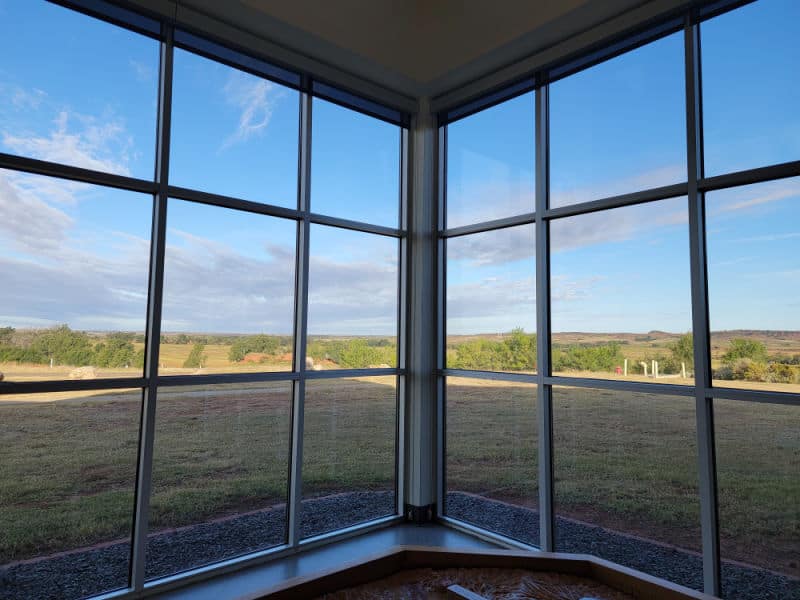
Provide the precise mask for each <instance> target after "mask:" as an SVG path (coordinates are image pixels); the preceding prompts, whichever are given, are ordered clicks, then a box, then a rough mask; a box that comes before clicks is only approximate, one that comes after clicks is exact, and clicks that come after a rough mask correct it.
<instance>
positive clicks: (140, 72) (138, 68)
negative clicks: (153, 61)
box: [128, 59, 156, 83]
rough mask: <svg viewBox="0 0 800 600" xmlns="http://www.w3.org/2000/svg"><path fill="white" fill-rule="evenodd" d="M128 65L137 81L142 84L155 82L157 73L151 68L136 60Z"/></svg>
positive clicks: (132, 60) (130, 61)
mask: <svg viewBox="0 0 800 600" xmlns="http://www.w3.org/2000/svg"><path fill="white" fill-rule="evenodd" d="M128 64H129V65H130V67H131V69H133V74H134V75H135V76H136V79H137V81H140V82H142V83H148V82H150V81H153V78H154V77H155V74H156V72H155V70H154V69H153V68H152V67H151V66H149V65H146V64H145V63H143V62H140V61H138V60H134V59H130V60H129V61H128Z"/></svg>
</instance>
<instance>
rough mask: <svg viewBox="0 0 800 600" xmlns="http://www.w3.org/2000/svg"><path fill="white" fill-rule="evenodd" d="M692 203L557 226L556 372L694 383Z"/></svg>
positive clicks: (631, 209) (553, 235) (620, 211)
mask: <svg viewBox="0 0 800 600" xmlns="http://www.w3.org/2000/svg"><path fill="white" fill-rule="evenodd" d="M687 221H688V216H687V211H686V199H685V198H675V199H671V200H662V201H659V202H652V203H647V204H640V205H636V206H627V207H624V208H615V209H612V210H607V211H600V212H595V213H588V214H583V215H579V216H575V217H566V218H563V219H556V220H553V221H551V222H550V251H551V254H550V262H551V267H550V286H551V291H550V294H551V305H552V308H551V320H552V331H553V334H552V368H553V372H554V373H557V374H568V375H572V376H575V375H580V376H583V377H595V378H604V379H605V378H614V379H627V380H629V381H656V380H658V381H659V382H661V383H681V384H686V383H691V377H692V371H693V370H694V364H693V362H692V361H693V351H692V335H691V328H692V320H691V303H690V287H689V256H688V250H689V239H688V228H687Z"/></svg>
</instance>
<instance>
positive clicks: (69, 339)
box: [31, 325, 94, 367]
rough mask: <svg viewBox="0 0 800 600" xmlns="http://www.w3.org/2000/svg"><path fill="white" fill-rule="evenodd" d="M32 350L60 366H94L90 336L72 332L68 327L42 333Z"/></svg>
mask: <svg viewBox="0 0 800 600" xmlns="http://www.w3.org/2000/svg"><path fill="white" fill-rule="evenodd" d="M31 349H32V350H34V351H35V352H38V353H39V354H41V355H43V356H44V357H46V359H47V360H52V361H53V363H55V364H58V365H72V366H76V367H82V366H85V365H90V364H92V362H93V359H94V349H93V348H92V343H91V341H90V340H89V336H88V335H87V334H86V333H85V332H83V331H72V330H71V329H70V328H69V327H68V326H67V325H59V326H58V327H53V328H51V329H45V330H44V331H40V332H39V333H37V334H36V337H34V339H33V343H32V344H31Z"/></svg>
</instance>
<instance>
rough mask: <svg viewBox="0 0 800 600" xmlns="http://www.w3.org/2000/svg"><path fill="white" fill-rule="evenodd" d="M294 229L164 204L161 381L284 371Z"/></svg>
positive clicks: (223, 211) (211, 209)
mask: <svg viewBox="0 0 800 600" xmlns="http://www.w3.org/2000/svg"><path fill="white" fill-rule="evenodd" d="M296 236H297V225H296V224H295V222H294V221H290V220H288V219H278V218H274V217H267V216H263V215H256V214H252V213H246V212H242V211H236V210H230V209H227V208H220V207H216V206H208V205H204V204H196V203H193V202H186V201H183V200H172V199H170V201H169V209H168V219H167V250H166V259H165V265H164V306H163V314H162V321H161V351H160V355H159V363H160V364H159V373H160V374H161V375H199V374H207V373H242V372H248V371H249V372H252V371H291V370H292V346H293V337H292V336H293V334H292V331H293V328H294V287H295V282H294V273H295V248H296V245H297V242H296Z"/></svg>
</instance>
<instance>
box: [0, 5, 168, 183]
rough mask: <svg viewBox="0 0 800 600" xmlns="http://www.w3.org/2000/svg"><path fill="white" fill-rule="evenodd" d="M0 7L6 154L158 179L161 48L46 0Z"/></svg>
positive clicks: (0, 105)
mask: <svg viewBox="0 0 800 600" xmlns="http://www.w3.org/2000/svg"><path fill="white" fill-rule="evenodd" d="M0 10H1V11H2V14H1V15H0V56H2V57H3V68H2V70H0V132H2V135H0V150H2V151H3V152H8V153H10V154H18V155H22V156H28V157H31V158H38V159H41V160H48V161H52V162H57V163H63V164H68V165H71V166H75V167H83V168H85V169H94V170H97V171H106V172H110V173H117V174H119V175H131V176H133V177H140V178H143V179H152V177H153V169H154V156H155V137H156V96H157V89H158V62H159V60H158V49H159V47H158V42H157V41H156V40H153V39H150V38H147V37H144V36H141V35H138V34H136V33H132V32H130V31H127V30H125V29H122V28H120V27H115V26H114V25H110V24H108V23H105V22H103V21H100V20H98V19H93V18H90V17H87V16H86V15H83V14H81V13H78V12H74V11H71V10H68V9H65V8H62V7H60V6H57V5H56V4H53V3H50V2H43V1H42V0H29V1H25V2H20V1H17V2H3V3H2V8H1V9H0Z"/></svg>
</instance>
